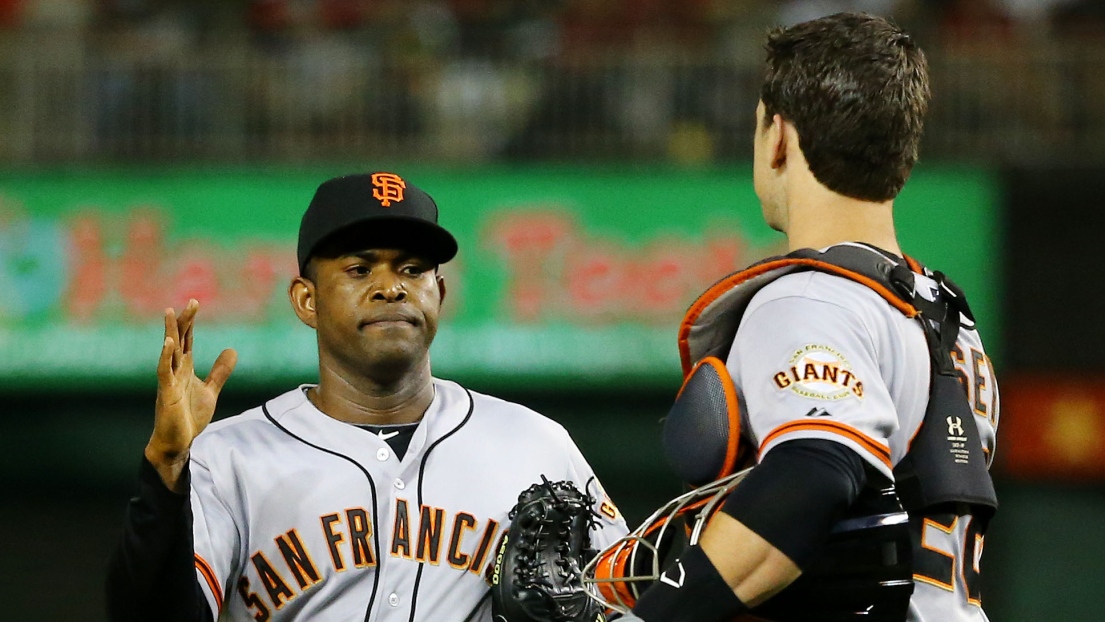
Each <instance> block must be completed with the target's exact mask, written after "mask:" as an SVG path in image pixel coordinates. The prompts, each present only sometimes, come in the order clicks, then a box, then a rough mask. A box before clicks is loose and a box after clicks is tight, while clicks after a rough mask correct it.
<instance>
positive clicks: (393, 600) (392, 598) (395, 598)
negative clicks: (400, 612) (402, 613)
mask: <svg viewBox="0 0 1105 622" xmlns="http://www.w3.org/2000/svg"><path fill="white" fill-rule="evenodd" d="M388 604H389V605H391V606H392V607H398V606H399V595H398V594H390V595H389V596H388Z"/></svg>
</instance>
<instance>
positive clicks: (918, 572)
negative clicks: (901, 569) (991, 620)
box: [913, 514, 984, 606]
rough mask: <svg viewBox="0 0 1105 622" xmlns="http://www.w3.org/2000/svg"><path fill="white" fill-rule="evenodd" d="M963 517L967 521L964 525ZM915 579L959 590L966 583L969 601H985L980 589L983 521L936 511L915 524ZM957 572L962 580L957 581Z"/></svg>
mask: <svg viewBox="0 0 1105 622" xmlns="http://www.w3.org/2000/svg"><path fill="white" fill-rule="evenodd" d="M960 521H967V525H966V527H965V528H961V525H960ZM913 527H914V529H915V530H916V529H918V528H919V529H920V533H919V534H917V533H915V534H914V543H915V545H914V547H913V570H914V572H913V579H914V580H915V581H920V582H922V583H927V584H929V585H935V586H936V587H938V588H941V589H944V590H948V591H949V592H955V591H957V590H958V589H959V588H957V587H956V586H957V585H960V586H962V589H964V590H966V594H965V596H966V598H967V602H969V603H971V604H972V605H978V606H981V605H982V594H981V593H980V592H979V572H980V568H979V564H980V563H981V561H982V545H983V539H984V538H983V535H982V534H981V533H980V530H979V521H977V520H975V519H974V517H972V516H955V515H953V514H934V515H932V516H929V517H925V518H923V519H922V520H921V522H920V523H914V524H913ZM956 576H958V577H959V578H960V581H958V582H957V581H956Z"/></svg>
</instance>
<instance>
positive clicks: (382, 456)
mask: <svg viewBox="0 0 1105 622" xmlns="http://www.w3.org/2000/svg"><path fill="white" fill-rule="evenodd" d="M390 456H391V452H390V451H388V449H387V447H381V448H380V449H379V450H377V451H376V459H377V460H379V461H380V462H383V461H385V460H387V459H388V457H390Z"/></svg>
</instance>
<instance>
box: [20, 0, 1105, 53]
mask: <svg viewBox="0 0 1105 622" xmlns="http://www.w3.org/2000/svg"><path fill="white" fill-rule="evenodd" d="M837 11H864V12H870V13H877V14H880V15H886V16H890V17H893V18H895V19H896V20H897V21H898V22H899V23H901V24H902V25H904V26H906V27H907V28H908V29H910V30H911V31H914V32H917V33H921V34H922V35H923V36H926V37H934V38H937V39H939V40H940V41H942V42H955V41H958V40H964V39H965V40H971V39H975V38H978V37H982V36H994V37H1004V38H1018V37H1031V38H1039V37H1051V38H1070V37H1075V38H1077V37H1101V36H1105V3H1102V2H1100V1H1099V0H0V34H2V33H3V32H5V31H7V32H18V31H49V32H54V33H58V34H61V33H69V34H71V35H72V34H78V33H79V34H88V35H94V36H107V37H130V38H139V37H142V36H146V37H152V38H153V39H162V40H163V39H164V38H165V37H168V38H170V39H171V41H180V40H182V39H183V40H189V41H192V42H195V41H198V40H202V39H204V38H209V37H225V36H234V35H247V34H248V35H249V36H251V37H252V40H253V41H254V42H255V43H256V44H258V45H263V46H274V47H280V46H288V45H294V43H295V42H298V41H302V40H305V39H316V40H321V39H326V38H329V37H338V38H341V39H343V40H347V41H356V42H358V43H359V44H361V45H364V46H367V47H369V48H371V49H373V50H375V51H377V52H379V53H384V54H392V55H400V56H410V55H415V56H419V55H428V56H442V55H444V56H464V57H472V56H494V57H497V58H504V57H506V58H519V59H533V58H548V57H552V56H562V55H577V54H584V55H594V54H611V53H615V54H617V53H621V54H624V53H633V52H635V51H636V52H643V51H645V50H647V51H649V52H651V53H657V52H659V53H663V52H665V51H673V52H678V53H688V52H690V53H696V52H719V51H720V52H731V51H741V50H746V49H747V47H748V45H747V39H748V37H747V36H746V35H747V34H748V31H762V30H763V29H764V28H765V27H768V26H770V25H786V24H791V23H795V22H799V21H803V20H806V19H810V18H814V17H818V16H821V15H825V14H828V13H833V12H837ZM753 40H755V38H753Z"/></svg>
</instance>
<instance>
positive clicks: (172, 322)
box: [159, 307, 181, 373]
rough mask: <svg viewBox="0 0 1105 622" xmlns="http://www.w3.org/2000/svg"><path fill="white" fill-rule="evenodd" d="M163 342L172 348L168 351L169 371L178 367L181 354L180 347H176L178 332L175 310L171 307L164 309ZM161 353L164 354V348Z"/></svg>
mask: <svg viewBox="0 0 1105 622" xmlns="http://www.w3.org/2000/svg"><path fill="white" fill-rule="evenodd" d="M165 343H166V344H169V343H171V344H172V349H171V350H170V351H169V354H170V362H171V367H170V369H169V371H170V373H171V372H173V371H175V370H177V369H179V368H180V354H181V353H180V348H178V347H177V345H179V344H180V332H179V331H178V330H177V319H176V311H174V310H173V308H172V307H169V308H168V309H165ZM166 347H167V346H166ZM162 354H164V350H163V351H162ZM159 371H160V365H159Z"/></svg>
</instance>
